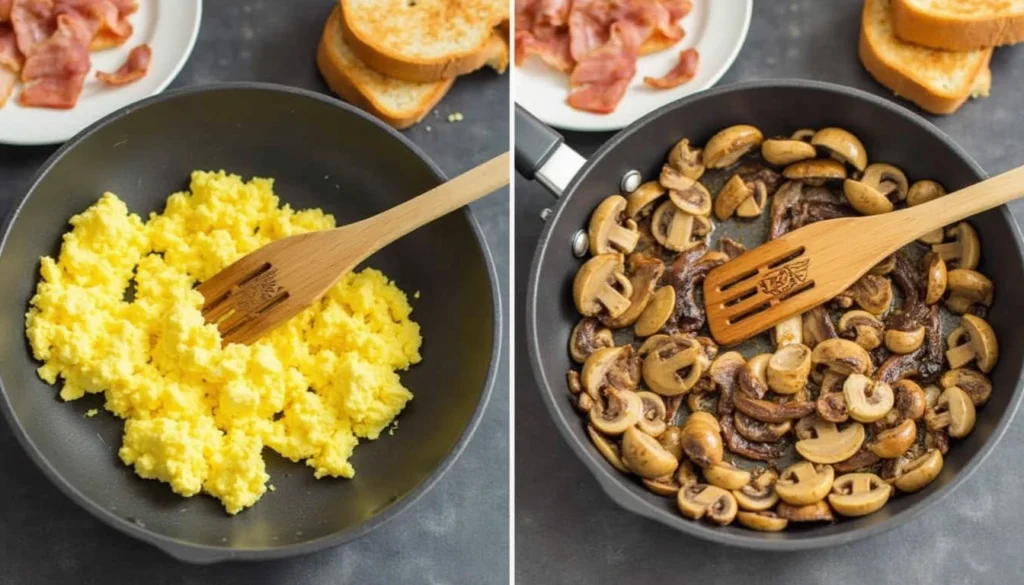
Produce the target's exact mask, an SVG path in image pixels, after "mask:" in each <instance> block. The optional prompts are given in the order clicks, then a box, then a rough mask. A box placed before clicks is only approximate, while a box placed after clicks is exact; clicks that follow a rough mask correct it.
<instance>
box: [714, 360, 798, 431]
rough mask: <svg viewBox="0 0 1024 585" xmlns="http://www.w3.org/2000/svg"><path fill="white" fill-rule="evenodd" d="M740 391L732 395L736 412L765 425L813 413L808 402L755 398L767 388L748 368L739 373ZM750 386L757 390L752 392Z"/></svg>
mask: <svg viewBox="0 0 1024 585" xmlns="http://www.w3.org/2000/svg"><path fill="white" fill-rule="evenodd" d="M739 381H740V391H738V392H736V393H735V394H734V395H733V404H734V405H735V407H736V410H738V411H740V412H742V413H743V414H746V415H747V416H750V417H752V418H754V419H756V420H759V421H761V422H766V423H782V422H786V421H788V420H795V419H798V418H803V417H805V416H807V415H808V414H810V413H812V412H814V403H813V402H811V401H809V400H806V399H804V400H799V399H798V400H790V401H787V402H774V401H771V400H765V399H761V398H757V396H763V395H764V394H765V393H766V392H767V387H765V386H764V385H763V384H761V382H760V380H758V379H757V378H756V377H754V375H753V374H751V373H750V370H749V366H747V367H746V368H744V369H743V370H741V371H740V377H739ZM751 384H756V387H757V389H756V390H752V389H751V388H750V385H751Z"/></svg>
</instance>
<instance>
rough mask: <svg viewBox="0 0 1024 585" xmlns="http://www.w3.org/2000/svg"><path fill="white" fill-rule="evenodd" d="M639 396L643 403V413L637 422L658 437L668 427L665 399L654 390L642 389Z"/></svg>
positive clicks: (650, 433) (642, 428)
mask: <svg viewBox="0 0 1024 585" xmlns="http://www.w3.org/2000/svg"><path fill="white" fill-rule="evenodd" d="M637 396H639V397H640V400H641V401H642V403H643V413H642V414H641V415H640V420H639V421H638V422H637V428H639V429H640V430H641V431H643V432H645V433H647V434H648V435H650V436H652V437H655V438H657V437H658V436H659V435H661V433H663V432H665V430H666V429H667V428H668V423H666V422H665V401H664V400H662V399H661V396H658V395H657V394H655V393H654V392H647V391H641V392H637Z"/></svg>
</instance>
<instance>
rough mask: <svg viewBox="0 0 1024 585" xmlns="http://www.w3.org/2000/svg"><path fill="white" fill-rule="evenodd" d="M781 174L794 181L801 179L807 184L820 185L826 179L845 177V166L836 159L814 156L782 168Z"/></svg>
mask: <svg viewBox="0 0 1024 585" xmlns="http://www.w3.org/2000/svg"><path fill="white" fill-rule="evenodd" d="M782 176H783V177H786V178H787V179H790V180H794V181H803V182H804V183H806V184H808V185H822V184H824V183H825V182H826V181H842V180H843V179H845V178H846V167H844V166H843V163H841V162H839V161H836V160H832V159H827V158H816V159H811V160H802V161H800V162H795V163H793V164H791V165H789V166H788V167H786V168H785V169H783V171H782Z"/></svg>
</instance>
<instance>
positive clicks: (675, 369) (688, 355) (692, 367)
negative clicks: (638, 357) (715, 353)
mask: <svg viewBox="0 0 1024 585" xmlns="http://www.w3.org/2000/svg"><path fill="white" fill-rule="evenodd" d="M701 351H702V349H701V347H700V344H699V343H697V342H696V341H695V340H692V339H688V338H686V337H683V336H673V337H672V338H670V339H669V340H668V341H667V342H665V343H663V344H661V345H660V346H658V348H657V349H656V350H654V351H652V352H651V353H649V354H647V357H646V358H644V365H643V377H644V381H645V382H646V383H647V386H648V387H649V388H650V389H651V390H653V391H654V392H656V393H658V394H661V395H662V396H678V395H681V394H685V393H687V392H689V391H690V389H691V388H693V386H694V385H695V384H696V383H697V380H699V379H700V377H701V374H702V373H703V365H702V361H701V360H700V359H698V353H699V352H701Z"/></svg>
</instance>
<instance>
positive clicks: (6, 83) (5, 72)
mask: <svg viewBox="0 0 1024 585" xmlns="http://www.w3.org/2000/svg"><path fill="white" fill-rule="evenodd" d="M17 82H18V74H17V73H15V72H13V71H11V70H10V69H7V68H6V67H0V108H2V107H4V105H5V104H6V103H7V100H8V99H10V97H11V93H13V92H14V84H15V83H17Z"/></svg>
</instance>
